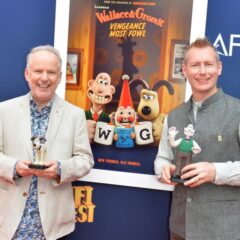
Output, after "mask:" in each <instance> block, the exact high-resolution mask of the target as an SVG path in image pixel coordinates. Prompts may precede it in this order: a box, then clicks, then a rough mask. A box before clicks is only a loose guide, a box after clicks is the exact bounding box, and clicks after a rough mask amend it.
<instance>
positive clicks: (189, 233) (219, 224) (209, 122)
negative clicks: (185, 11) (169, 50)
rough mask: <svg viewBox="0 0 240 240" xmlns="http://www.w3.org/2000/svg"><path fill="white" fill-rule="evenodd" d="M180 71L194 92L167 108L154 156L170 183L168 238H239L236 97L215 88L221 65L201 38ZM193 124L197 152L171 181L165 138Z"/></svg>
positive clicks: (172, 155)
mask: <svg viewBox="0 0 240 240" xmlns="http://www.w3.org/2000/svg"><path fill="white" fill-rule="evenodd" d="M182 70H183V74H184V76H185V77H186V78H187V79H188V81H189V83H190V85H191V88H192V96H191V98H190V100H189V101H187V102H186V103H184V104H182V105H180V106H179V107H177V108H176V109H174V110H173V111H171V112H170V113H169V114H168V116H167V118H166V120H165V123H164V130H163V135H162V138H161V142H160V145H159V150H158V154H157V156H156V159H155V162H154V164H155V173H156V176H157V179H158V180H159V181H160V182H162V183H166V184H170V185H174V186H175V190H174V191H173V195H172V208H171V216H170V233H171V240H183V239H187V240H205V239H206V240H216V239H217V240H226V239H231V240H238V239H239V237H240V228H239V224H240V214H239V208H240V191H239V189H238V188H236V187H233V185H236V186H239V185H240V141H239V139H240V138H239V123H240V101H239V100H238V99H235V98H233V97H231V96H229V95H227V94H224V93H223V91H222V89H219V88H218V87H217V80H218V76H219V75H220V74H221V72H222V63H221V61H220V59H219V55H218V53H217V51H216V49H215V48H214V46H213V45H212V44H211V43H210V42H209V41H208V39H206V38H199V39H197V40H196V41H194V42H193V43H191V45H190V46H189V47H188V48H187V49H186V53H185V57H184V61H183V65H182ZM188 124H193V127H194V129H195V130H196V131H195V134H194V136H193V139H194V140H195V141H196V142H197V143H198V144H199V146H200V147H201V152H200V153H199V154H197V155H193V156H192V163H190V164H189V165H187V166H185V167H183V169H182V170H181V179H183V180H185V181H184V183H174V182H172V181H171V175H172V174H173V173H174V171H175V169H176V162H175V161H176V156H177V151H176V148H172V147H171V146H170V143H169V141H168V139H167V134H168V128H169V127H171V126H174V127H176V129H178V130H179V135H180V137H184V128H185V127H186V126H187V125H188Z"/></svg>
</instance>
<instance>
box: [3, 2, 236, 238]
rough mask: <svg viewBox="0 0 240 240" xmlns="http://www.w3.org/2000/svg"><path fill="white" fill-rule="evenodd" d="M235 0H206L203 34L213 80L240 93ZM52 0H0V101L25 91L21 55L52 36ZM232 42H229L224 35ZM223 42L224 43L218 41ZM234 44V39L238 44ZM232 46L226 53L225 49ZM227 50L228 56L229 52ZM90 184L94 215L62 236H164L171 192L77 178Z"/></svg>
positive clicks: (44, 42)
mask: <svg viewBox="0 0 240 240" xmlns="http://www.w3.org/2000/svg"><path fill="white" fill-rule="evenodd" d="M239 9H240V2H239V0H231V1H226V0H209V6H208V16H207V28H206V35H207V36H209V37H210V40H211V41H212V42H215V41H216V40H218V38H219V39H221V37H219V36H220V35H219V34H221V36H222V39H223V41H219V40H218V41H216V45H217V44H218V46H217V48H218V50H219V51H220V52H222V53H224V55H222V61H223V62H224V68H223V74H222V76H221V78H220V81H219V85H221V86H222V87H223V88H224V90H225V91H226V92H227V93H229V94H231V95H234V96H236V97H240V91H239V89H240V81H239V75H238V64H239V53H240V49H239V46H238V42H239V43H240V40H239V39H240V37H239V29H240V15H239ZM54 21H55V1H54V0H41V1H39V0H31V1H26V0H18V1H15V0H8V1H2V2H1V8H0V28H1V30H2V34H1V41H0V43H1V44H0V52H1V54H0V62H1V71H0V84H1V88H0V101H3V100H6V99H9V98H12V97H15V96H19V95H22V94H24V93H26V92H27V91H28V87H27V84H26V82H25V80H24V75H23V71H24V66H25V56H26V53H27V52H28V51H29V49H30V48H32V47H34V46H36V45H39V44H47V43H48V44H53V42H54ZM231 38H232V39H233V41H232V42H233V43H234V44H230V39H231ZM223 42H224V44H223ZM239 45H240V44H239ZM231 49H232V54H231ZM229 55H230V56H229ZM75 185H77V186H78V185H79V186H86V185H89V186H92V187H93V199H92V201H93V203H94V204H95V206H96V207H95V211H94V221H93V222H92V223H87V222H85V223H77V224H76V226H77V228H76V231H75V232H74V233H73V234H71V236H70V237H69V238H68V239H82V240H113V239H114V240H122V239H124V240H135V239H138V240H146V239H149V240H167V239H168V238H169V234H168V217H169V211H170V202H171V194H170V193H169V192H165V191H155V190H147V189H139V188H129V187H120V186H113V185H104V184H92V183H84V182H77V183H75Z"/></svg>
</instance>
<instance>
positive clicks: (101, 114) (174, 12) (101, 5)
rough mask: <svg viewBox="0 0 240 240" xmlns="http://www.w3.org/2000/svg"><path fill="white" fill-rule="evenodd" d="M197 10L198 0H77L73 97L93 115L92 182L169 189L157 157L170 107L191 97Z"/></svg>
mask: <svg viewBox="0 0 240 240" xmlns="http://www.w3.org/2000/svg"><path fill="white" fill-rule="evenodd" d="M183 16H184V17H183ZM191 17H192V1H191V0H187V1H186V0H179V1H174V4H173V1H169V0H161V1H159V0H158V1H157V0H152V1H140V0H136V1H122V0H118V1H115V0H114V1H113V0H101V1H100V0H88V1H79V0H71V1H70V14H69V32H68V55H67V70H68V71H67V76H66V78H67V79H68V80H67V81H66V100H68V101H69V102H71V103H73V104H75V105H77V106H79V107H81V108H83V109H84V110H85V114H86V119H87V127H88V135H89V141H90V143H91V146H92V150H93V154H94V160H95V166H94V169H93V170H92V171H91V172H90V174H88V175H87V176H86V177H85V178H86V179H85V180H86V181H89V182H97V183H107V184H115V185H123V186H133V187H140V188H150V189H166V188H168V186H163V185H162V184H160V183H159V182H157V180H156V179H155V176H154V169H153V161H154V159H155V156H156V154H157V150H158V145H159V142H160V141H161V132H162V126H163V121H164V118H165V116H166V114H167V113H168V112H169V111H170V110H171V109H173V108H175V107H176V106H177V105H179V104H181V103H182V102H184V100H185V88H186V79H184V77H183V75H182V72H181V62H182V59H183V54H184V51H185V48H186V46H187V45H188V43H189V37H190V26H191ZM182 26H184V27H182ZM166 190H168V189H166Z"/></svg>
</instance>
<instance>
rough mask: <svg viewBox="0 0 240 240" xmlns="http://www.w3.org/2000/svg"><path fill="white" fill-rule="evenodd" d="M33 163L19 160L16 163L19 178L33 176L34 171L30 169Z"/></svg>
mask: <svg viewBox="0 0 240 240" xmlns="http://www.w3.org/2000/svg"><path fill="white" fill-rule="evenodd" d="M31 163H32V162H31V161H29V160H19V161H18V162H17V163H16V172H17V174H18V175H19V176H22V177H27V176H31V175H32V169H31V168H29V167H28V166H29V164H31Z"/></svg>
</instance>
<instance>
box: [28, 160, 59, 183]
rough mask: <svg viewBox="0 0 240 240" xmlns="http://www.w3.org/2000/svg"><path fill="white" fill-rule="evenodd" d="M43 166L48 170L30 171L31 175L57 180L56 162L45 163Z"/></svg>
mask: <svg viewBox="0 0 240 240" xmlns="http://www.w3.org/2000/svg"><path fill="white" fill-rule="evenodd" d="M44 166H48V168H46V169H44V170H38V169H32V174H33V175H35V176H38V177H42V178H47V179H57V170H58V163H57V162H56V161H52V162H45V163H44Z"/></svg>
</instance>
